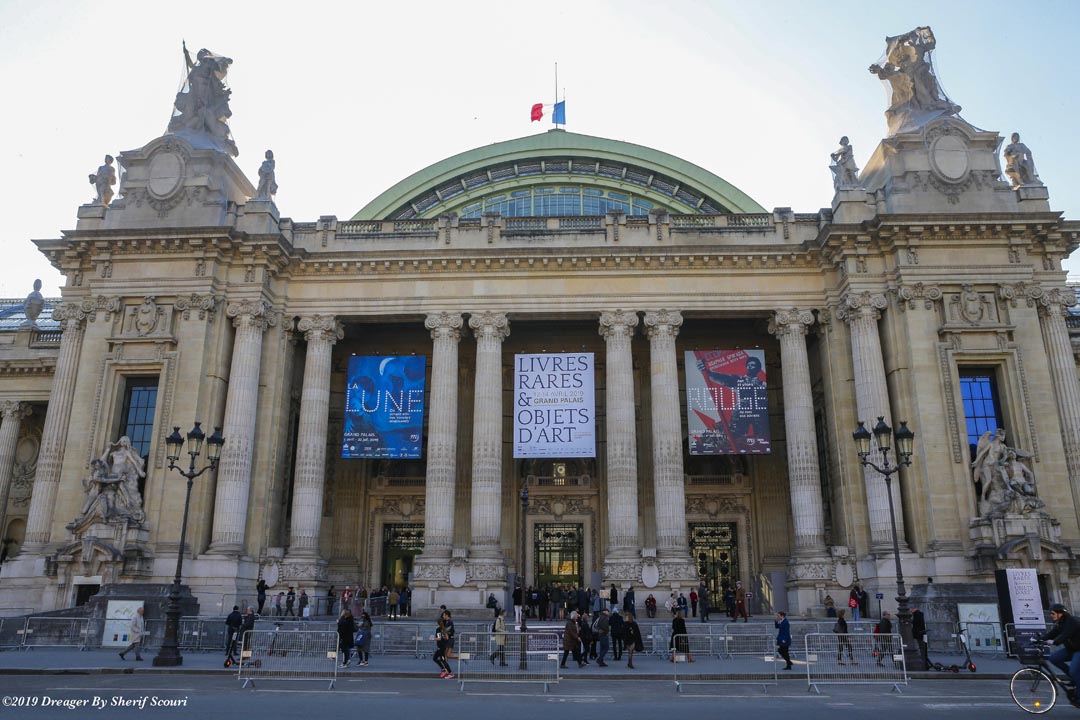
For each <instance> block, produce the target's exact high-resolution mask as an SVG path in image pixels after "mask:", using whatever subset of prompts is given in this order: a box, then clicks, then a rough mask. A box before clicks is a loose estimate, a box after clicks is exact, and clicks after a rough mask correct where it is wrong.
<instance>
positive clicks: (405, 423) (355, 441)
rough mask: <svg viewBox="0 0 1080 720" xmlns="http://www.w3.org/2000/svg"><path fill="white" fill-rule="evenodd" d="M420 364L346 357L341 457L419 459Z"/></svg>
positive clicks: (411, 359) (407, 359)
mask: <svg viewBox="0 0 1080 720" xmlns="http://www.w3.org/2000/svg"><path fill="white" fill-rule="evenodd" d="M426 366H427V358H425V357H423V356H419V357H418V356H415V355H403V356H397V355H392V356H389V357H387V356H382V355H363V356H361V355H354V356H352V357H350V358H349V375H348V382H347V383H346V386H345V432H344V433H343V438H342V443H341V457H343V458H388V459H403V458H410V459H415V458H419V457H420V455H421V450H422V448H423V431H424V372H425V369H426Z"/></svg>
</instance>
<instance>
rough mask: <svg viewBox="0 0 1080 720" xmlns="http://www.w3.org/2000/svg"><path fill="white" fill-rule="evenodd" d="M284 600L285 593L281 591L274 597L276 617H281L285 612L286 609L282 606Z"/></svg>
mask: <svg viewBox="0 0 1080 720" xmlns="http://www.w3.org/2000/svg"><path fill="white" fill-rule="evenodd" d="M284 602H285V593H283V592H279V593H278V594H277V595H276V596H275V597H274V617H281V615H282V613H283V612H284V609H283V608H282V607H281V604H282V603H284Z"/></svg>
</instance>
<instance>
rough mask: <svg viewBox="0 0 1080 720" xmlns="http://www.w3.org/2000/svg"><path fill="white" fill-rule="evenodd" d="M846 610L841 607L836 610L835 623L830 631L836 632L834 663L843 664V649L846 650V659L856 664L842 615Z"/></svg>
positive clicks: (853, 650)
mask: <svg viewBox="0 0 1080 720" xmlns="http://www.w3.org/2000/svg"><path fill="white" fill-rule="evenodd" d="M846 614H847V611H846V610H844V609H843V608H841V609H840V610H837V611H836V624H835V625H833V629H832V631H833V632H834V633H836V664H837V665H843V664H844V650H845V649H846V650H847V654H848V660H850V661H851V664H852V665H858V664H859V663H858V662H857V661H856V660H855V648H854V647H852V645H851V638H849V637H848V626H847V620H845V619H844V615H846Z"/></svg>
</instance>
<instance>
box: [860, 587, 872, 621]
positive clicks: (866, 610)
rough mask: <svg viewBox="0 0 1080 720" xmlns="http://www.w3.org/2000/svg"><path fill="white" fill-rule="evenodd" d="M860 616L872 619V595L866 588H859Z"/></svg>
mask: <svg viewBox="0 0 1080 720" xmlns="http://www.w3.org/2000/svg"><path fill="white" fill-rule="evenodd" d="M859 614H860V615H861V616H862V617H864V618H868V617H870V593H868V592H866V588H864V587H860V588H859Z"/></svg>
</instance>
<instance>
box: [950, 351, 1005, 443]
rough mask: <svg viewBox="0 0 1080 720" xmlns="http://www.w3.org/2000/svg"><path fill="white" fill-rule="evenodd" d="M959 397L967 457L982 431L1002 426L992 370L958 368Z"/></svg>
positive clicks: (995, 380)
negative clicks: (961, 404)
mask: <svg viewBox="0 0 1080 720" xmlns="http://www.w3.org/2000/svg"><path fill="white" fill-rule="evenodd" d="M960 397H961V398H963V401H964V421H965V423H966V427H967V439H968V445H969V446H970V449H971V456H970V457H971V458H972V459H974V458H975V448H976V446H978V444H979V438H980V437H982V434H983V433H985V432H989V431H993V430H997V429H998V428H999V427H1004V425H1005V423H1004V421H1003V420H1002V417H1001V401H1000V399H999V397H998V390H997V376H996V373H995V371H994V369H993V368H961V369H960Z"/></svg>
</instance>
